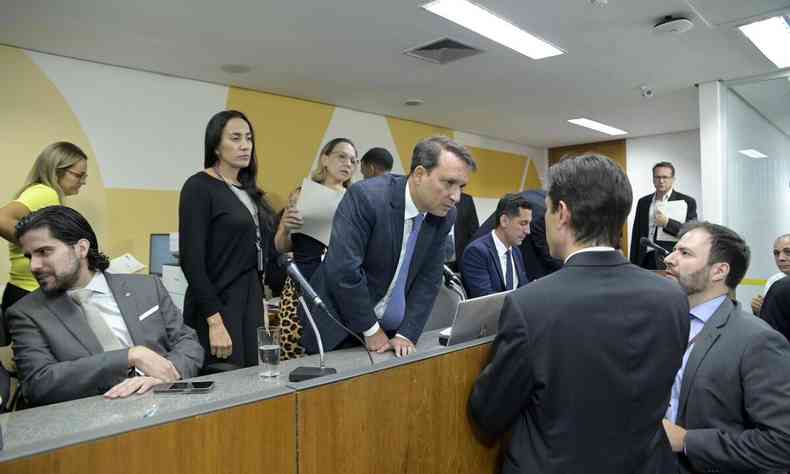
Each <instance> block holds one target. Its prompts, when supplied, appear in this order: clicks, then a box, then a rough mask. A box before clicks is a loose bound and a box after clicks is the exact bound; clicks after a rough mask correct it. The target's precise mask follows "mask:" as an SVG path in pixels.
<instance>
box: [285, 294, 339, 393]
mask: <svg viewBox="0 0 790 474" xmlns="http://www.w3.org/2000/svg"><path fill="white" fill-rule="evenodd" d="M299 304H301V305H302V309H303V310H304V314H305V315H306V316H307V320H308V321H309V322H310V326H311V327H312V328H313V332H315V334H316V335H317V336H318V337H317V338H316V339H317V341H318V353H319V366H318V367H297V368H295V369H294V370H292V371H291V373H290V374H289V375H288V380H290V381H291V382H302V381H304V380H310V379H314V378H317V377H323V376H324V375H331V374H336V373H337V369H333V368H331V367H327V366H326V364H325V361H324V344H323V342H321V333H319V332H318V326H316V325H315V321H314V320H313V315H312V314H311V313H310V309H309V308H308V307H307V304H306V303H305V302H304V297H303V296H300V297H299Z"/></svg>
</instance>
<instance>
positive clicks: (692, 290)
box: [678, 265, 711, 295]
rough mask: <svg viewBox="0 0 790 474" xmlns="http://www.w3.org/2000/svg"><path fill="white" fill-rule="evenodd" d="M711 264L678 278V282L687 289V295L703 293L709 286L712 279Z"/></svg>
mask: <svg viewBox="0 0 790 474" xmlns="http://www.w3.org/2000/svg"><path fill="white" fill-rule="evenodd" d="M710 270H711V266H710V265H705V266H704V267H702V268H700V269H699V270H697V271H696V272H694V273H691V274H689V275H684V276H682V277H679V278H678V283H680V286H681V287H682V288H683V289H684V290H685V291H686V294H687V295H696V294H698V293H702V292H703V291H705V290H706V289H707V288H708V281H709V279H710Z"/></svg>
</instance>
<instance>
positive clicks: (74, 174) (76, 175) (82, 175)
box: [66, 170, 88, 183]
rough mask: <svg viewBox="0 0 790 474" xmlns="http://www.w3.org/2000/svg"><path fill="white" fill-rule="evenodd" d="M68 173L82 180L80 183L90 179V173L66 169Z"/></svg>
mask: <svg viewBox="0 0 790 474" xmlns="http://www.w3.org/2000/svg"><path fill="white" fill-rule="evenodd" d="M66 173H68V174H70V175H72V176H74V177H75V178H77V179H78V180H80V183H84V182H86V181H88V173H77V172H76V171H72V170H66Z"/></svg>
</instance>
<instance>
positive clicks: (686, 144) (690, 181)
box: [625, 130, 702, 245]
mask: <svg viewBox="0 0 790 474" xmlns="http://www.w3.org/2000/svg"><path fill="white" fill-rule="evenodd" d="M625 146H626V156H628V178H629V179H630V180H631V186H632V188H633V190H634V204H633V206H632V208H631V213H630V214H629V215H628V228H629V229H633V228H634V214H635V213H636V202H637V200H639V198H641V197H642V196H644V195H646V194H651V193H654V192H655V188H654V187H653V165H655V164H656V163H658V162H659V161H668V162H670V163H672V164H673V165H674V166H675V185H674V189H675V190H677V191H679V192H681V193H683V194H688V195H690V196H692V197H693V198H694V199H696V200H697V204H699V202H700V195H701V189H702V184H701V182H702V179H701V171H700V141H699V130H690V131H688V132H678V133H667V134H663V135H653V136H649V137H640V138H629V139H627V140H626V142H625ZM700 218H702V216H700ZM628 239H629V240H628V242H629V245H630V242H631V240H630V239H631V236H630V235H629V236H628Z"/></svg>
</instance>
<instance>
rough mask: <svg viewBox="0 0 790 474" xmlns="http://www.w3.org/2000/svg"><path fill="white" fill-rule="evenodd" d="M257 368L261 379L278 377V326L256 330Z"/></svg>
mask: <svg viewBox="0 0 790 474" xmlns="http://www.w3.org/2000/svg"><path fill="white" fill-rule="evenodd" d="M258 367H259V368H260V372H258V375H260V376H261V377H266V378H270V377H277V376H279V375H280V326H269V327H268V328H267V327H259V328H258Z"/></svg>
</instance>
